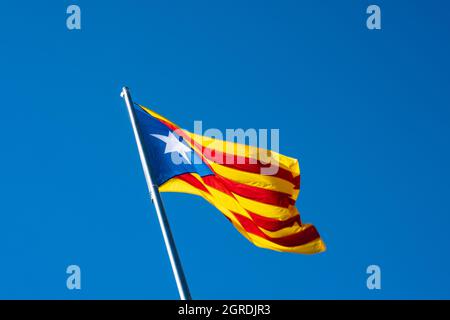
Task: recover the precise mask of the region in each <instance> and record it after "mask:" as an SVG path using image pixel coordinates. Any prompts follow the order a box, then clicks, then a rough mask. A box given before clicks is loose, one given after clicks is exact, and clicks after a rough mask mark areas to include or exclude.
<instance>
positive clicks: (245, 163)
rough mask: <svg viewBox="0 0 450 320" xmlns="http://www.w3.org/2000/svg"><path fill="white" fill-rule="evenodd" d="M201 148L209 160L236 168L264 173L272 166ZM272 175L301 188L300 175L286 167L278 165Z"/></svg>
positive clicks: (296, 187)
mask: <svg viewBox="0 0 450 320" xmlns="http://www.w3.org/2000/svg"><path fill="white" fill-rule="evenodd" d="M201 150H202V153H203V155H204V156H205V158H207V159H208V160H210V161H214V162H215V163H218V164H220V165H223V166H225V167H228V168H232V169H236V170H241V171H245V172H251V173H256V174H262V172H263V169H264V168H270V166H271V164H270V163H262V162H261V161H260V160H256V159H251V158H247V157H242V156H237V155H232V154H229V153H224V152H222V151H218V150H214V149H211V148H207V147H203V146H202V149H201ZM255 161H256V163H255ZM271 176H273V177H277V178H281V179H284V180H286V181H289V182H291V183H292V184H293V185H294V188H295V189H299V188H300V176H297V177H294V176H293V175H292V172H291V171H289V170H287V169H285V168H282V167H278V168H277V171H276V173H275V174H273V175H271Z"/></svg>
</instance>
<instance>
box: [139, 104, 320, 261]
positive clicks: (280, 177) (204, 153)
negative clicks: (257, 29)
mask: <svg viewBox="0 0 450 320" xmlns="http://www.w3.org/2000/svg"><path fill="white" fill-rule="evenodd" d="M134 109H135V113H136V119H137V124H138V126H139V130H140V134H141V139H142V140H143V148H144V152H145V153H146V158H148V161H150V167H151V168H152V174H153V176H152V178H153V179H154V180H155V181H154V183H156V184H157V186H158V187H159V191H160V192H183V193H190V194H195V195H199V196H201V197H203V198H204V199H206V200H207V201H208V202H210V203H211V204H212V205H213V206H215V207H216V208H217V209H219V210H220V211H221V212H222V213H223V214H224V215H225V216H226V217H227V218H228V220H230V221H231V223H232V224H233V225H234V226H235V227H236V229H237V230H238V231H239V232H240V233H241V234H242V235H243V236H244V237H246V238H247V239H248V240H249V241H250V242H252V243H254V244H255V245H257V246H259V247H263V248H267V249H272V250H277V251H285V252H296V253H306V254H312V253H318V252H322V251H324V250H325V245H324V243H323V241H322V239H321V238H320V236H319V233H318V232H317V230H316V228H315V227H314V226H313V225H311V224H304V223H302V222H301V220H300V215H299V213H298V211H297V209H296V207H295V201H296V200H297V197H298V194H299V190H300V169H299V165H298V161H297V160H296V159H293V158H290V157H286V156H284V155H281V154H278V153H275V152H271V151H270V152H268V151H267V150H263V149H259V148H256V147H252V146H247V145H243V144H238V143H233V142H229V141H222V140H218V139H213V138H210V137H205V136H199V135H196V134H193V133H190V132H188V131H186V130H182V129H180V128H179V127H178V126H176V125H175V124H174V123H172V122H170V121H169V120H167V119H166V118H164V117H162V116H160V115H159V114H157V113H155V112H154V111H151V110H149V109H147V108H145V107H144V106H141V105H138V104H135V105H134ZM261 151H263V152H261ZM266 151H267V154H269V155H270V157H271V158H272V159H276V165H277V170H275V171H276V172H275V171H274V172H275V173H274V174H273V175H265V174H262V173H261V172H262V169H263V168H265V167H267V166H269V165H270V164H268V163H267V161H261V159H260V158H259V157H260V155H261V154H264V152H266ZM230 160H231V161H230ZM272 165H273V162H272Z"/></svg>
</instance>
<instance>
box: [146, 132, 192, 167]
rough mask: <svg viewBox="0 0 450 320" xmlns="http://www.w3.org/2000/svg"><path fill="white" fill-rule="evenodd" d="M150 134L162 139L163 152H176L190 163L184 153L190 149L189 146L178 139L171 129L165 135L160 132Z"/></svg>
mask: <svg viewBox="0 0 450 320" xmlns="http://www.w3.org/2000/svg"><path fill="white" fill-rule="evenodd" d="M152 136H154V137H155V138H157V139H159V140H161V141H163V142H164V143H165V144H166V149H165V150H164V154H166V153H172V152H177V153H178V154H179V155H181V156H182V157H183V158H184V159H185V160H186V161H187V163H189V164H191V161H189V158H188V156H187V155H186V153H188V152H191V151H192V150H191V148H189V147H187V146H186V145H185V144H184V143H182V142H181V141H179V140H178V138H177V137H176V136H175V135H174V134H173V133H172V132H171V131H169V135H168V136H167V137H166V136H162V135H160V134H152Z"/></svg>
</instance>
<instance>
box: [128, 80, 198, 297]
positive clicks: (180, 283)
mask: <svg viewBox="0 0 450 320" xmlns="http://www.w3.org/2000/svg"><path fill="white" fill-rule="evenodd" d="M121 97H122V98H124V99H125V103H126V105H127V109H128V114H129V116H130V120H131V125H132V127H133V132H134V137H135V138H136V144H137V147H138V150H139V156H140V158H141V163H142V169H143V170H144V175H145V180H146V181H147V186H148V191H149V192H150V197H151V199H152V202H153V204H154V205H155V209H156V214H157V216H158V220H159V225H160V227H161V231H162V234H163V237H164V243H165V244H166V249H167V254H168V255H169V259H170V264H171V265H172V271H173V275H174V276H175V281H176V283H177V287H178V293H179V294H180V299H181V300H191V294H190V292H189V287H188V284H187V281H186V277H185V276H184V272H183V267H182V266H181V261H180V257H179V256H178V252H177V248H176V246H175V241H174V239H173V236H172V232H171V231H170V226H169V221H168V220H167V216H166V212H165V210H164V206H163V204H162V200H161V195H160V194H159V190H158V186H157V185H156V184H154V183H153V180H152V175H151V168H150V165H149V161H147V158H146V155H145V153H144V149H143V146H142V142H141V136H140V132H139V128H138V126H137V124H136V115H135V110H134V107H133V100H132V99H131V95H130V91H129V90H128V88H127V87H123V89H122V93H121Z"/></svg>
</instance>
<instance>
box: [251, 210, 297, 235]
mask: <svg viewBox="0 0 450 320" xmlns="http://www.w3.org/2000/svg"><path fill="white" fill-rule="evenodd" d="M247 213H248V214H249V215H250V217H251V218H252V220H253V221H254V222H255V224H256V225H258V226H259V227H261V228H263V229H266V230H268V231H278V230H281V229H284V228H287V227H292V226H293V225H294V224H295V223H296V222H297V223H298V224H299V225H301V224H302V223H301V221H300V215H298V214H296V215H295V216H293V217H291V218H289V219H286V220H276V219H272V218H267V217H263V216H260V215H259V214H256V213H253V212H250V211H248V210H247Z"/></svg>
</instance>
